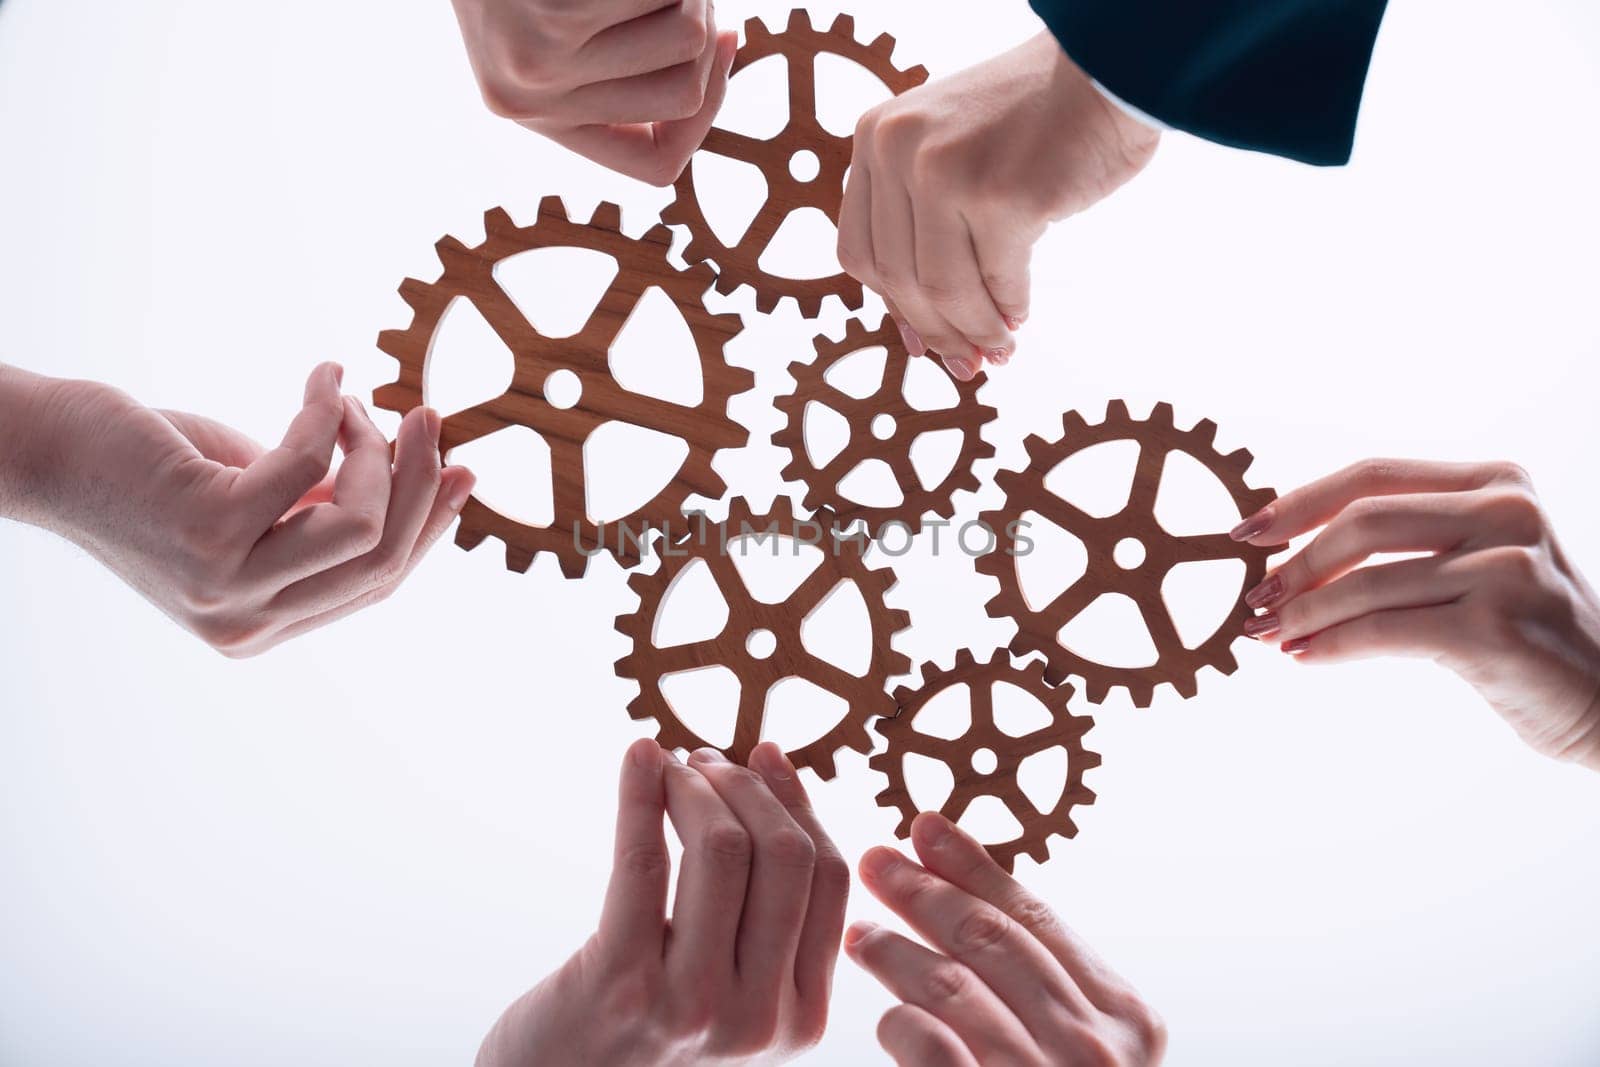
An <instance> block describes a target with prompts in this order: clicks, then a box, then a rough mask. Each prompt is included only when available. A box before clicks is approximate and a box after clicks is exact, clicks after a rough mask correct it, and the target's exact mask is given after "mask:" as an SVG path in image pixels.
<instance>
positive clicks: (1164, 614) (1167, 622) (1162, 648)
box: [1134, 590, 1184, 657]
mask: <svg viewBox="0 0 1600 1067" xmlns="http://www.w3.org/2000/svg"><path fill="white" fill-rule="evenodd" d="M1134 600H1135V601H1136V602H1137V603H1138V605H1139V614H1140V616H1141V617H1142V618H1143V619H1144V625H1145V629H1147V630H1149V631H1150V640H1151V641H1152V642H1153V643H1154V644H1155V646H1156V654H1157V655H1159V656H1162V657H1165V656H1166V655H1167V654H1168V653H1169V652H1174V651H1181V650H1182V649H1183V647H1184V646H1183V638H1181V637H1179V636H1178V628H1177V626H1176V625H1175V624H1174V623H1173V621H1172V612H1170V611H1169V610H1167V605H1166V603H1165V602H1164V601H1163V600H1162V599H1161V592H1160V590H1152V591H1150V592H1148V593H1142V594H1140V595H1138V596H1136V597H1135V598H1134Z"/></svg>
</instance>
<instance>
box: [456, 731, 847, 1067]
mask: <svg viewBox="0 0 1600 1067" xmlns="http://www.w3.org/2000/svg"><path fill="white" fill-rule="evenodd" d="M663 816H665V817H666V818H668V819H670V820H671V821H672V826H673V829H674V830H675V831H676V833H677V835H678V838H679V839H680V840H681V841H682V842H683V846H684V849H683V868H682V870H681V871H680V872H679V874H678V889H677V896H676V898H675V900H674V902H673V908H672V915H671V918H670V921H669V919H668V916H667V882H668V879H669V877H670V875H671V873H672V864H671V860H670V858H669V856H668V853H667V842H666V837H665V832H664V829H663V826H662V820H663ZM849 891H850V870H849V867H848V866H846V864H845V862H844V860H843V859H842V858H840V856H839V852H838V850H837V849H836V848H834V846H833V842H832V841H830V840H829V839H828V835H827V834H826V833H825V832H824V831H823V829H822V825H821V824H820V823H819V822H818V821H817V817H816V815H815V814H814V813H813V812H812V810H811V806H810V803H809V802H808V801H807V799H806V793H805V789H804V788H803V787H802V786H801V784H800V781H799V779H798V777H797V776H796V774H795V769H794V767H793V765H791V764H790V763H789V761H788V760H787V759H785V758H784V756H783V753H782V751H781V750H779V749H778V748H777V746H775V745H772V744H770V743H766V744H762V745H759V746H758V747H757V748H756V749H755V751H754V752H753V753H752V754H751V757H750V769H746V768H744V767H740V766H738V765H737V764H734V763H730V762H729V761H728V760H726V759H724V758H723V757H722V756H721V755H720V754H718V753H715V752H712V751H710V750H702V751H700V752H696V753H695V754H694V755H693V756H691V757H690V760H689V763H688V764H684V763H681V762H679V761H678V760H677V759H676V758H675V757H673V756H671V755H669V754H667V753H664V752H662V750H661V749H660V748H659V747H658V746H657V745H656V744H655V742H653V741H639V742H637V743H635V744H634V745H633V747H631V748H630V749H629V750H628V754H627V756H626V758H625V759H624V761H623V767H622V783H621V788H620V798H619V805H618V813H617V837H616V853H615V861H614V867H613V869H612V873H611V884H610V887H609V888H608V889H607V891H606V897H605V903H604V906H603V909H602V912H601V917H600V927H599V930H598V931H596V933H595V934H594V936H592V937H591V938H590V939H589V941H588V943H587V944H585V945H584V946H583V948H581V949H579V950H578V952H577V954H576V955H574V956H573V957H572V959H570V960H568V961H567V963H566V964H565V965H564V966H563V967H562V968H561V969H560V970H558V971H556V972H555V973H554V974H552V975H550V976H549V977H548V978H546V979H545V980H544V981H543V982H541V983H540V984H539V985H538V986H536V987H535V988H534V989H533V990H532V991H531V992H529V993H528V994H527V995H525V996H524V997H522V998H521V999H520V1000H518V1001H517V1002H516V1003H514V1004H512V1005H511V1007H509V1008H507V1009H506V1012H505V1014H504V1015H502V1016H501V1018H500V1021H499V1022H498V1023H496V1024H495V1027H494V1029H493V1030H492V1031H491V1032H490V1034H489V1036H488V1037H487V1038H486V1039H485V1040H484V1043H483V1048H482V1050H481V1051H480V1052H479V1053H478V1061H477V1062H478V1067H533V1065H535V1064H556V1063H559V1064H570V1065H575V1067H576V1065H589V1064H593V1065H597V1067H598V1065H604V1067H613V1065H616V1067H627V1065H632V1064H638V1065H640V1067H643V1065H647V1064H648V1065H652V1067H654V1065H659V1064H701V1063H779V1062H783V1061H785V1060H789V1059H793V1058H794V1057H795V1056H797V1055H799V1054H800V1053H802V1052H804V1051H805V1050H806V1049H808V1048H811V1047H812V1046H813V1045H815V1044H816V1043H817V1042H818V1041H819V1040H821V1038H822V1032H823V1029H824V1027H825V1026H826V1025H827V1021H828V996H829V992H830V990H831V988H832V983H833V969H834V964H835V963H836V962H837V960H838V956H839V941H840V935H841V934H842V933H843V931H844V910H845V902H846V898H847V897H848V895H849Z"/></svg>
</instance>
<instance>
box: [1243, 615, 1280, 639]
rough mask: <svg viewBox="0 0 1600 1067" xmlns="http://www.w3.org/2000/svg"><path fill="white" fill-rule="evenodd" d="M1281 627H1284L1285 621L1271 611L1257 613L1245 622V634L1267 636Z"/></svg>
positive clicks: (1247, 635) (1248, 635)
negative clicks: (1281, 620)
mask: <svg viewBox="0 0 1600 1067" xmlns="http://www.w3.org/2000/svg"><path fill="white" fill-rule="evenodd" d="M1281 629H1283V623H1282V622H1280V621H1279V619H1278V617H1277V616H1276V615H1274V614H1273V613H1272V612H1270V611H1269V612H1267V613H1266V614H1265V615H1256V616H1253V617H1252V618H1250V619H1247V620H1246V621H1245V624H1244V635H1245V636H1246V637H1265V636H1267V635H1268V634H1275V633H1277V632H1278V631H1279V630H1281Z"/></svg>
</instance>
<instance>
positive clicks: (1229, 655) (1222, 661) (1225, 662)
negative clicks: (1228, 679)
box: [1211, 648, 1239, 675]
mask: <svg viewBox="0 0 1600 1067" xmlns="http://www.w3.org/2000/svg"><path fill="white" fill-rule="evenodd" d="M1211 666H1213V667H1215V668H1216V670H1217V673H1219V674H1224V675H1226V674H1232V673H1233V672H1234V671H1236V670H1238V669H1239V660H1238V659H1237V658H1236V657H1235V656H1234V654H1233V649H1231V648H1224V649H1222V650H1221V651H1220V652H1218V653H1217V657H1216V660H1215V662H1213V663H1212V664H1211Z"/></svg>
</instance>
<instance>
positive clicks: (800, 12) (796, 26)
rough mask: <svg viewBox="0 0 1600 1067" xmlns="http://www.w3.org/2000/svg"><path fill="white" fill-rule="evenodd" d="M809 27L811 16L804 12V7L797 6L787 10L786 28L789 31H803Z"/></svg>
mask: <svg viewBox="0 0 1600 1067" xmlns="http://www.w3.org/2000/svg"><path fill="white" fill-rule="evenodd" d="M809 29H811V16H810V14H808V13H807V12H806V9H805V8H803V7H797V8H795V9H794V10H792V11H790V12H789V26H788V30H789V32H790V33H804V32H805V31H806V30H809Z"/></svg>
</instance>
